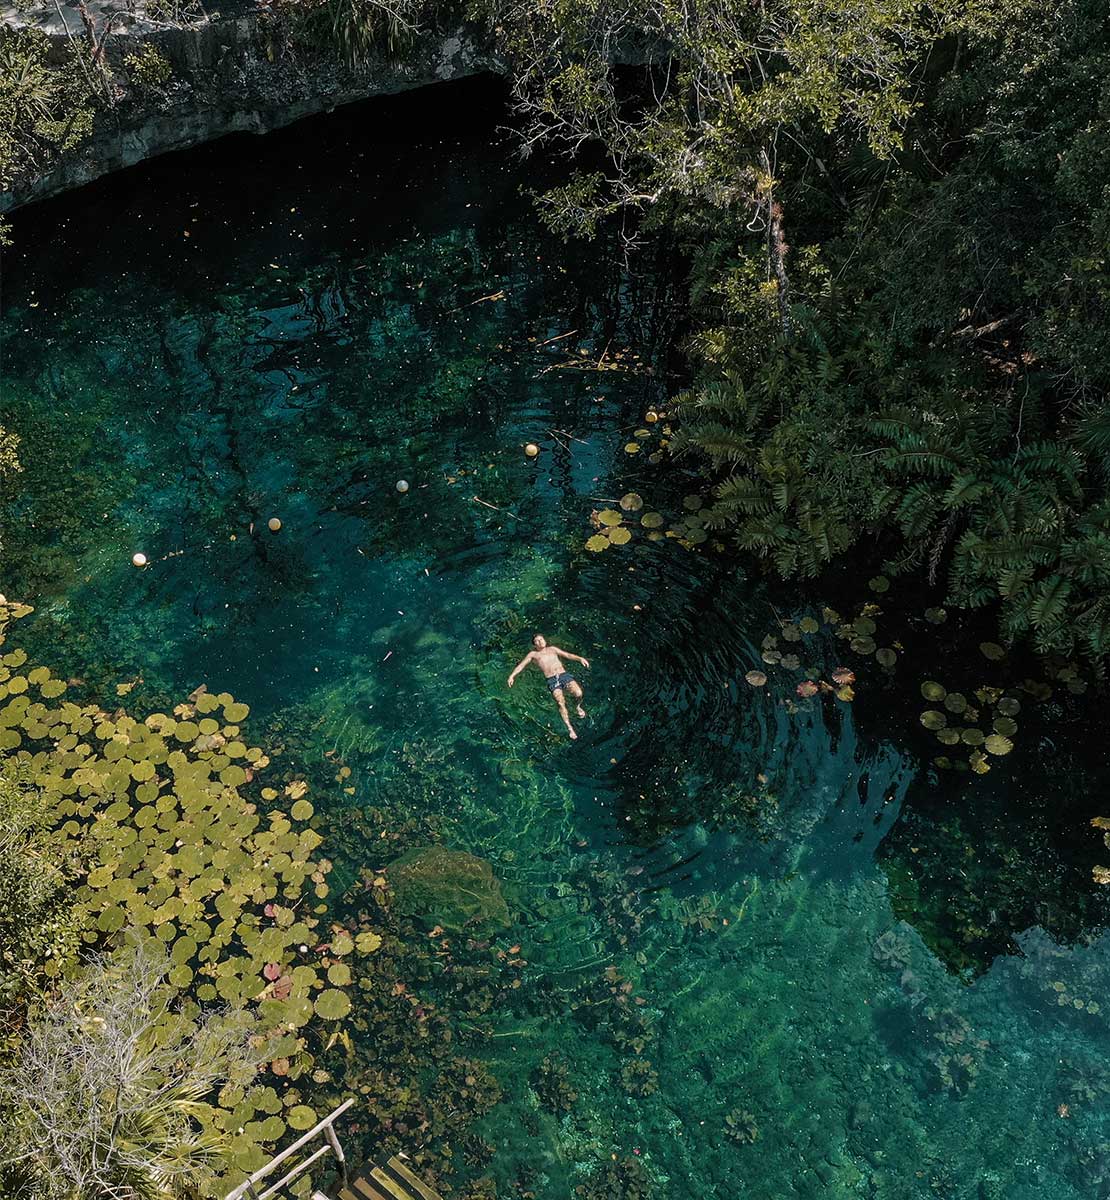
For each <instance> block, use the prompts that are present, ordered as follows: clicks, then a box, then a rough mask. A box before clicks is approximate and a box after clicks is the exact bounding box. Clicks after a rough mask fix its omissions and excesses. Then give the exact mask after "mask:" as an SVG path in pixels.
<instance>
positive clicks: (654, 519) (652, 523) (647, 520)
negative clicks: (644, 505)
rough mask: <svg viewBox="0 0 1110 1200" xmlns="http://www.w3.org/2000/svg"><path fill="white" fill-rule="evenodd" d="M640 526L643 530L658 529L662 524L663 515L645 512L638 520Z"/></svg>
mask: <svg viewBox="0 0 1110 1200" xmlns="http://www.w3.org/2000/svg"><path fill="white" fill-rule="evenodd" d="M640 524H641V525H642V526H643V527H644V528H645V529H658V528H659V527H660V526H661V525H662V524H663V514H662V513H657V512H647V513H644V515H643V516H642V517H641V518H640Z"/></svg>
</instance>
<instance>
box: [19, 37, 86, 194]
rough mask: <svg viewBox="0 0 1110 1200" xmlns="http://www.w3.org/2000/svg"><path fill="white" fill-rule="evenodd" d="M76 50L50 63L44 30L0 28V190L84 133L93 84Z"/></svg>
mask: <svg viewBox="0 0 1110 1200" xmlns="http://www.w3.org/2000/svg"><path fill="white" fill-rule="evenodd" d="M81 53H82V52H81V51H80V50H79V49H74V50H72V51H71V52H70V53H69V54H67V56H66V58H65V60H64V61H63V62H62V63H60V64H59V63H57V62H51V61H50V56H51V47H50V41H49V39H48V38H47V37H46V35H45V34H43V33H40V32H39V31H38V30H35V29H12V28H10V27H8V26H0V189H2V188H5V187H7V186H9V185H10V184H11V182H12V180H13V179H14V178H16V177H17V176H19V175H21V174H24V173H27V172H38V171H42V170H45V169H46V167H47V166H48V165H49V163H50V162H51V160H52V159H53V158H54V156H55V155H57V154H58V153H59V152H61V151H63V150H68V149H70V148H71V147H72V146H76V145H77V144H78V143H79V142H80V141H81V140H82V139H83V138H85V137H87V136H88V134H89V132H90V130H91V129H92V119H93V111H94V106H95V101H94V87H93V84H92V76H91V74H90V73H89V66H88V63H86V62H84V61H83V60H82V59H80V58H79V55H80V54H81Z"/></svg>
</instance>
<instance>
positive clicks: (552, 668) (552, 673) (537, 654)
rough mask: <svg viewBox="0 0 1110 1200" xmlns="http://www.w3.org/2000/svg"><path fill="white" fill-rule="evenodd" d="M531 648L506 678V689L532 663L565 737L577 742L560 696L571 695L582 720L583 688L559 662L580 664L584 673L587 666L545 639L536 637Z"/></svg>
mask: <svg viewBox="0 0 1110 1200" xmlns="http://www.w3.org/2000/svg"><path fill="white" fill-rule="evenodd" d="M532 645H533V646H535V647H536V648H535V650H531V651H529V652H528V653H527V654H526V655H525V656H524V657H523V658H522V659H521V660H520V662H518V663H517V664H516V666H515V667H513V673H512V674H511V675H510V676H509V687H512V686H513V682H514V680H515V679H516V677H517V676H518V675H519V674H520V673H521V671H523V670H524V668H525V667H526V666H528V664H529V663H535V664H536V666H537V667H539V669H540V670H541V671H542V672H543V674H544V678H545V679H546V680H547V688H548V691H549V692H550V693H551V694H552V696H554V697H555V703H556V704H557V705H558V706H559V714H560V716H562V718H563V724H564V725H565V726H566V727H567V733H569V734H570V736H571V738H572V739H576V738H577V737H578V734H576V733H575V732H574V726H573V725H572V724H571V723H570V717H569V715H568V714H567V701H566V696H565V695H564V694H563V693H564V692H570V694H571V695H572V696H573V697H574V698H575V700H577V701H578V715H579V716H580V717H584V716H585V715H586V710H585V709H584V708H583V707H582V687H581V685H580V684H579V683H578V680H576V679H575V678H574V676H573V675H571V674H570V672H569V671H564V670H563V662H562V660H563V659H564V658H567V659H570V661H571V662H578V663H581V664H582V665H583V666H584V667H585V668H586V670H587V671H588V670H589V669H590V664H589V663H588V662H587V661H586V659H584V658H583V657H582V656H581V655H580V654H571V653H570V652H569V651H567V650H560V649H559V647H558V646H549V645H548V644H547V641H546V639H545V638H543V637H541V635H540V634H538V633H537V634H536V636H535V637H534V638H533V639H532Z"/></svg>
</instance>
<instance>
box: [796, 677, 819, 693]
mask: <svg viewBox="0 0 1110 1200" xmlns="http://www.w3.org/2000/svg"><path fill="white" fill-rule="evenodd" d="M794 690H795V691H796V692H797V693H798V695H799V696H816V695H817V684H815V683H814V682H813V680H812V679H803V680H802V682H801V683H799V684H798V686H797V687H796V688H795V689H794Z"/></svg>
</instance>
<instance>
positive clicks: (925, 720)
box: [921, 708, 948, 729]
mask: <svg viewBox="0 0 1110 1200" xmlns="http://www.w3.org/2000/svg"><path fill="white" fill-rule="evenodd" d="M921 724H922V725H924V726H925V728H926V729H943V728H944V727H945V725H947V724H948V718H947V717H946V716H945V715H944V713H942V712H940V711H939V710H938V709H935V708H927V709H926V710H925V711H924V712H923V713H922V714H921Z"/></svg>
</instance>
